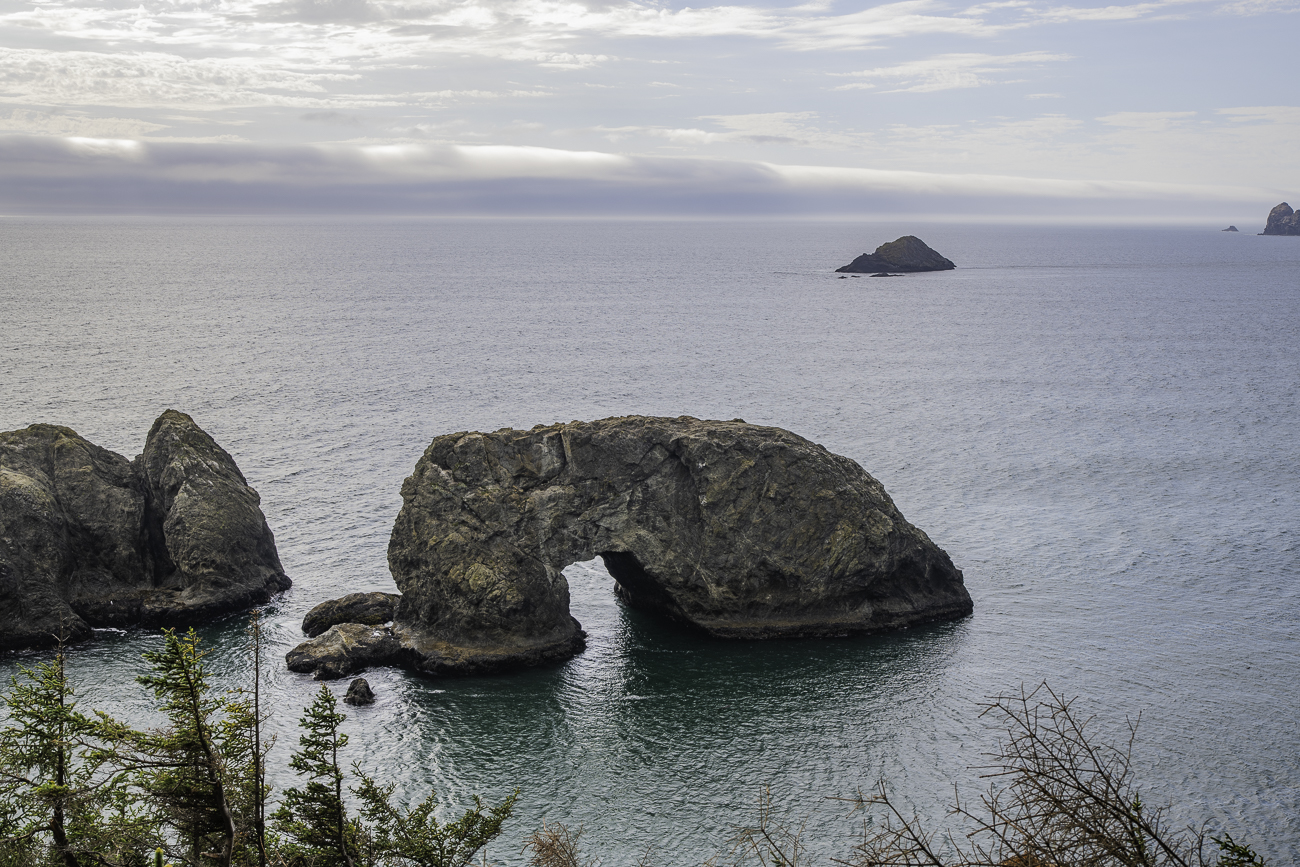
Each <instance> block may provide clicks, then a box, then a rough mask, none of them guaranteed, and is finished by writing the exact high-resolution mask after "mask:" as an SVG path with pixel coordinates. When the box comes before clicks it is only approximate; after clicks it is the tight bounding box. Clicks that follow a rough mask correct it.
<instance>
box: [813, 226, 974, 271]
mask: <svg viewBox="0 0 1300 867" xmlns="http://www.w3.org/2000/svg"><path fill="white" fill-rule="evenodd" d="M956 267H957V266H956V265H954V264H953V263H952V262H951V261H950V260H948V259H945V258H944V257H943V256H940V255H939V254H938V253H937V252H935V251H934V250H932V249H930V246H929V245H928V244H926V243H925V242H924V241H922V240H921V239H920V238H918V237H916V236H915V235H904V236H903V237H901V238H899V239H898V240H897V241H890V242H889V243H888V244H881V245H880V246H879V247H877V248H876V252H874V253H863V254H862V255H861V256H859V257H858V258H856V259H854V260H853V261H852V262H850V263H849V264H847V265H845V266H844V267H843V268H836V269H835V270H836V271H837V272H839V273H843V274H875V273H876V272H880V271H884V272H889V271H903V272H907V273H916V272H918V271H951V270H952V269H954V268H956Z"/></svg>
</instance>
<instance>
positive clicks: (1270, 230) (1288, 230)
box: [1260, 202, 1300, 235]
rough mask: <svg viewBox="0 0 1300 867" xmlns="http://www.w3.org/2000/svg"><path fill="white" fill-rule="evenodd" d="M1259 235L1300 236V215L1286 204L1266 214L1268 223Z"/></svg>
mask: <svg viewBox="0 0 1300 867" xmlns="http://www.w3.org/2000/svg"><path fill="white" fill-rule="evenodd" d="M1260 234H1261V235H1300V213H1297V212H1295V211H1293V210H1291V206H1290V205H1288V204H1287V203H1286V202H1283V203H1282V204H1280V205H1278V206H1277V207H1275V208H1274V209H1273V210H1271V211H1269V212H1268V223H1267V224H1266V225H1265V226H1264V231H1263V232H1260Z"/></svg>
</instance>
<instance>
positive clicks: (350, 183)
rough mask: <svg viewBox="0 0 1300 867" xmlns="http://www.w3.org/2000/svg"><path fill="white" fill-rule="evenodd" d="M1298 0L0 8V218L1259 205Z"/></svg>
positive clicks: (1270, 186)
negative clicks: (32, 214) (137, 213)
mask: <svg viewBox="0 0 1300 867" xmlns="http://www.w3.org/2000/svg"><path fill="white" fill-rule="evenodd" d="M1298 12H1300V0H1141V2H1130V0H1116V2H1114V3H1113V4H1108V0H1100V2H1093V3H1080V4H1078V5H1070V4H1069V2H1068V0H1042V2H1040V0H993V2H983V3H980V2H976V3H975V4H974V5H971V4H970V3H969V2H963V0H958V2H945V0H902V2H886V3H872V2H866V0H857V2H835V0H810V2H805V3H795V4H790V3H786V2H779V0H778V2H769V0H758V2H748V3H725V2H724V3H718V4H713V5H710V4H707V3H705V4H703V5H699V6H689V5H685V4H684V3H679V2H668V0H391V2H390V0H0V210H3V211H6V212H25V211H42V210H48V211H76V212H80V211H92V212H96V211H119V210H127V211H131V210H145V211H149V210H187V209H192V210H199V211H203V210H217V211H232V210H233V211H242V210H253V211H259V210H276V209H282V210H308V211H311V210H362V211H368V212H385V211H392V212H403V213H404V212H430V213H455V212H464V213H477V212H521V213H543V212H547V211H548V210H551V211H555V212H557V213H602V212H609V213H683V214H711V213H729V214H748V215H752V214H763V213H773V214H801V215H802V214H806V215H817V214H825V215H847V214H887V213H898V212H908V213H915V214H928V215H931V216H935V215H940V216H941V215H944V214H948V215H951V216H953V217H954V218H957V217H962V218H964V217H968V216H979V215H985V216H988V215H1003V216H1007V215H1011V216H1015V215H1020V216H1027V217H1034V216H1040V217H1056V218H1060V217H1069V216H1071V215H1073V216H1076V217H1078V218H1080V219H1107V218H1111V217H1115V216H1119V217H1130V218H1133V219H1147V220H1159V219H1164V218H1168V219H1170V220H1174V221H1177V220H1183V221H1189V220H1208V219H1214V218H1215V217H1216V216H1218V215H1224V216H1225V217H1237V218H1246V217H1247V216H1253V215H1255V212H1256V211H1258V212H1259V220H1260V221H1262V218H1263V215H1264V214H1266V213H1267V210H1268V209H1269V208H1271V207H1272V206H1273V205H1274V204H1276V203H1277V202H1279V201H1282V200H1283V199H1284V198H1287V197H1288V196H1289V197H1290V198H1291V199H1292V200H1293V204H1300V202H1296V201H1294V200H1295V199H1297V198H1300V160H1297V159H1296V158H1295V156H1294V152H1295V151H1294V148H1295V143H1296V142H1297V141H1300V85H1298V84H1297V83H1296V79H1295V74H1294V64H1295V53H1296V38H1295V37H1296V36H1297V35H1300V14H1297V13H1298Z"/></svg>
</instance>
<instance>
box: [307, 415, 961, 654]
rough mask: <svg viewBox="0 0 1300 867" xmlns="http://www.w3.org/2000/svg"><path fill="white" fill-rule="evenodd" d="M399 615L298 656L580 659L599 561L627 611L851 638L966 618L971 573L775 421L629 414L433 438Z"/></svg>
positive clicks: (847, 470)
mask: <svg viewBox="0 0 1300 867" xmlns="http://www.w3.org/2000/svg"><path fill="white" fill-rule="evenodd" d="M402 502H403V505H402V509H401V512H400V513H399V514H398V516H397V521H396V523H395V524H394V526H393V533H392V538H391V540H390V541H389V546H388V563H389V569H390V570H391V571H392V574H393V578H394V580H395V581H396V582H397V586H398V588H399V589H400V590H401V591H402V595H401V601H400V602H399V604H398V607H397V612H396V616H395V617H394V620H393V623H392V625H391V626H377V625H363V624H359V623H336V624H333V625H331V626H330V627H329V628H328V629H326V631H325V632H323V633H322V634H320V635H319V636H318V637H316V638H314V639H312V640H310V641H306V642H303V643H302V644H301V645H299V646H298V647H297V648H295V649H294V650H293V651H291V652H290V653H289V654H288V656H287V657H286V662H287V663H288V666H289V668H290V669H291V670H293V671H300V672H309V673H312V674H313V675H315V676H316V677H317V678H321V679H327V678H338V677H344V676H347V675H350V674H353V673H355V672H358V671H360V670H361V669H363V668H366V667H369V666H375V665H400V666H403V667H406V668H410V669H414V670H415V671H418V672H422V673H426V674H461V673H473V672H486V671H500V670H509V669H517V668H522V667H526V666H531V665H538V664H542V663H548V662H557V661H561V660H564V659H568V658H570V657H572V656H573V655H574V654H576V653H578V652H579V651H581V650H582V648H583V647H584V646H585V638H586V635H585V633H584V632H583V631H582V627H581V625H580V624H579V623H578V622H577V621H576V620H575V619H574V618H573V617H572V616H571V615H570V613H569V585H568V582H567V581H566V580H565V578H564V575H563V573H562V571H561V570H563V569H564V568H565V567H566V566H568V565H570V564H572V563H576V562H580V561H583V560H589V559H592V558H594V557H596V556H597V555H599V556H600V557H601V558H602V559H603V560H604V562H605V566H606V568H607V569H608V570H609V572H610V575H611V576H613V578H614V581H615V592H616V593H617V594H618V596H619V598H621V599H622V600H623V601H624V603H626V604H627V605H629V606H632V607H634V608H638V609H642V610H645V611H649V612H653V613H655V614H659V615H661V616H665V617H667V618H670V619H673V620H677V621H680V622H682V623H685V624H689V625H691V626H694V627H695V628H697V629H699V630H701V631H703V632H705V633H708V634H710V635H714V636H718V637H724V638H776V637H799V636H839V635H849V634H853V633H862V632H876V631H881V630H887V629H896V628H900V627H905V626H911V625H915V624H920V623H927V622H931V621H936V620H951V619H955V618H959V617H964V616H966V615H967V614H969V613H970V612H971V609H972V605H971V598H970V595H969V593H967V591H966V587H965V585H964V583H963V580H962V573H961V570H959V569H957V568H956V567H955V566H954V565H953V563H952V560H951V559H950V558H949V557H948V555H947V554H946V553H944V551H943V550H942V549H940V548H939V547H938V546H937V545H935V544H934V542H932V541H930V538H929V537H928V536H926V534H925V533H924V532H922V531H921V530H919V529H918V528H916V527H914V526H913V525H911V524H910V523H908V522H907V520H906V519H905V518H904V517H903V516H902V514H900V513H899V511H898V509H897V507H895V505H894V503H893V501H892V500H891V499H890V497H889V495H888V494H887V493H886V492H885V489H884V487H883V486H882V485H881V484H880V482H878V481H877V480H876V479H874V478H872V477H871V476H870V475H868V474H867V473H866V472H865V471H864V470H863V469H862V467H860V466H859V465H858V464H856V463H855V462H854V461H852V460H850V459H848V458H846V457H842V456H839V455H835V454H832V453H831V452H829V451H827V450H826V449H825V448H823V447H822V446H819V445H817V444H815V443H812V442H809V441H808V440H806V439H804V438H803V437H800V436H798V435H796V434H793V433H791V432H789V431H786V430H782V429H780V428H775V427H762V426H759V425H752V424H747V423H745V422H743V421H741V420H739V419H737V420H733V421H701V420H700V419H695V418H691V417H688V416H682V417H679V418H654V417H646V416H627V417H622V418H608V419H603V420H600V421H594V422H570V423H568V424H555V425H547V426H543V425H538V426H537V427H535V428H533V429H531V430H513V429H509V428H507V429H502V430H498V431H496V432H494V433H479V432H461V433H453V434H447V435H445V436H440V437H437V438H436V439H434V440H433V442H432V443H431V444H430V446H429V448H428V449H427V450H425V453H424V456H423V457H421V458H420V460H419V462H418V463H417V464H416V466H415V471H414V472H413V473H412V475H411V476H410V478H408V479H407V480H406V481H405V483H403V485H402Z"/></svg>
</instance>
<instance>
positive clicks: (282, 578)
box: [0, 409, 290, 649]
mask: <svg viewBox="0 0 1300 867" xmlns="http://www.w3.org/2000/svg"><path fill="white" fill-rule="evenodd" d="M289 585H290V581H289V578H288V577H287V576H286V575H285V574H284V570H283V569H282V568H281V566H280V559H279V556H278V554H277V553H276V550H275V538H274V536H272V534H271V530H270V529H269V528H268V527H267V525H266V518H265V517H264V516H263V514H262V510H261V508H260V500H259V498H258V496H257V492H256V491H254V490H253V489H252V488H250V487H249V486H248V483H247V481H245V479H244V476H243V474H242V473H240V471H239V468H238V467H237V466H236V465H235V461H234V459H233V458H231V457H230V455H229V454H227V453H226V451H225V450H224V449H222V448H221V446H219V445H217V443H216V442H215V441H214V440H213V439H212V437H210V436H208V435H207V434H206V433H205V432H204V431H203V430H201V429H200V428H199V426H198V425H197V424H195V423H194V420H193V419H192V418H190V417H189V416H188V415H185V414H184V413H181V412H177V411H175V410H170V409H169V410H167V411H166V412H164V413H163V414H162V415H161V416H159V417H158V420H157V421H155V422H154V424H153V428H152V429H151V430H150V431H149V436H148V438H147V440H146V441H145V446H144V452H143V454H141V455H140V456H139V457H137V458H136V459H135V460H134V461H128V460H127V459H126V458H124V457H122V456H121V455H119V454H115V453H113V452H110V451H108V450H107V449H103V448H100V447H99V446H97V445H95V444H94V443H91V442H88V441H87V440H85V439H83V438H82V437H80V436H78V435H77V433H76V432H75V431H73V430H70V429H69V428H66V427H59V426H57V425H51V424H34V425H32V426H31V427H28V428H25V429H24V430H17V431H9V432H7V433H0V649H11V648H19V647H31V646H40V645H49V644H52V643H55V642H56V641H59V640H60V639H61V640H63V641H69V642H70V641H79V640H83V639H86V638H89V637H90V635H91V630H92V628H93V627H128V626H146V625H161V624H178V625H179V624H190V623H200V622H203V621H205V620H210V619H212V618H214V617H217V616H219V615H222V614H226V613H228V612H232V611H238V610H242V609H245V608H249V607H251V606H253V605H257V604H259V603H262V602H266V601H267V600H268V599H270V598H271V596H272V594H274V593H278V592H279V591H281V590H286V589H288V587H289Z"/></svg>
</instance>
